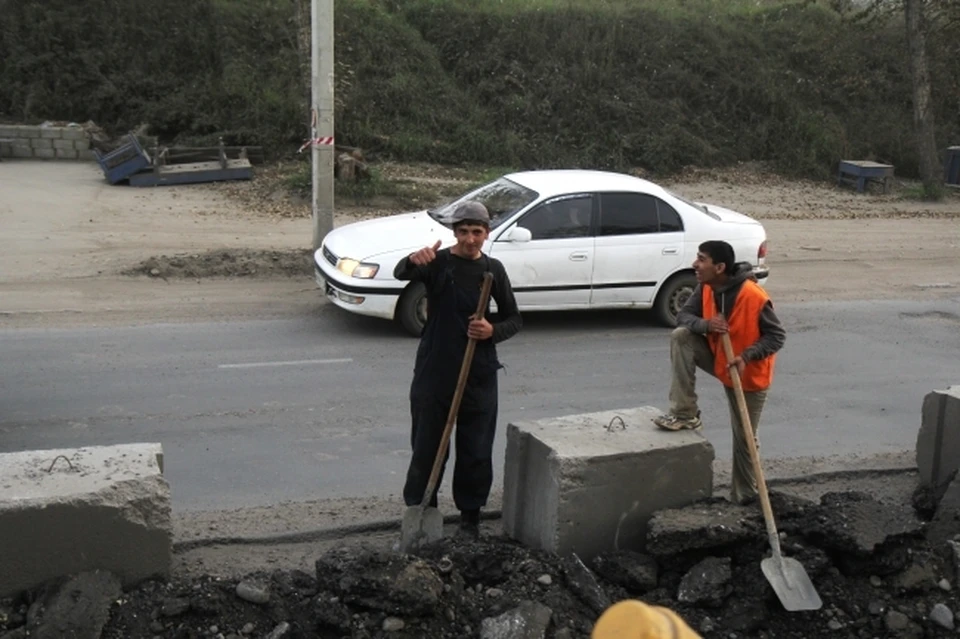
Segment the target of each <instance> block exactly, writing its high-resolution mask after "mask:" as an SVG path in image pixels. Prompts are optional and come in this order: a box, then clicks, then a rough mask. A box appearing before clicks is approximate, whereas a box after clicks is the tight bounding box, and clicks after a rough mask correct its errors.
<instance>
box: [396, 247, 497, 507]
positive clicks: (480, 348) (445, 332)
mask: <svg viewBox="0 0 960 639" xmlns="http://www.w3.org/2000/svg"><path fill="white" fill-rule="evenodd" d="M454 259H455V258H453V257H451V256H450V254H449V253H447V252H444V253H441V254H439V255H437V262H438V263H437V264H436V267H435V270H434V273H435V274H436V278H435V280H434V281H433V282H428V283H427V287H428V289H427V303H428V309H429V312H428V317H427V323H426V325H425V326H424V329H423V335H422V336H421V338H420V345H419V347H418V348H417V359H416V364H415V366H414V371H413V383H412V384H411V385H410V413H411V417H412V419H413V429H412V431H411V436H410V440H411V445H412V447H413V456H412V458H411V460H410V467H409V469H408V470H407V481H406V485H405V486H404V488H403V498H404V501H405V502H406V504H407V505H408V506H414V505H417V504H419V503H420V502H421V501H422V500H423V493H424V491H425V490H426V489H427V481H428V480H429V478H430V471H431V469H432V468H433V462H434V458H435V457H436V454H437V448H438V447H439V445H440V439H441V437H442V436H443V428H444V426H445V425H446V422H447V414H448V412H449V411H450V405H451V404H452V403H453V395H454V392H455V390H456V386H457V379H458V377H459V376H460V367H461V365H462V363H463V355H464V352H465V351H466V348H467V342H468V337H467V326H468V325H469V323H470V320H469V318H470V316H471V315H473V314H474V313H476V311H477V304H478V303H479V301H480V285H481V280H480V279H478V280H477V286H476V288H471V289H470V290H464V289H463V288H461V287H460V286H458V285H457V284H456V283H455V282H454V279H453V264H454ZM480 259H483V260H487V264H488V268H489V258H487V257H486V256H485V255H484V256H483V257H482V258H480ZM488 312H489V311H488ZM500 368H501V366H500V362H499V360H498V359H497V350H496V347H495V346H494V344H493V340H492V339H487V340H483V341H479V342H477V346H476V351H475V353H474V357H473V364H472V365H471V367H470V374H469V376H468V377H467V385H466V388H465V389H464V393H463V399H462V400H461V403H460V410H459V411H458V413H457V421H456V429H455V431H454V434H453V437H451V440H452V441H454V442H455V445H456V464H455V467H454V471H453V498H454V502H455V503H456V505H457V508H458V509H459V510H477V509H479V508H481V507H482V506H484V505H485V504H486V501H487V496H488V495H489V493H490V486H491V484H492V483H493V439H494V435H495V434H496V429H497V371H498V370H499V369H500ZM447 454H448V455H449V449H448V451H447ZM444 464H446V460H445V461H444ZM442 478H443V470H442V469H441V475H440V480H438V481H437V486H438V487H439V486H440V483H441V480H442ZM436 500H437V497H436V492H434V494H433V496H432V499H431V505H434V506H435V505H436Z"/></svg>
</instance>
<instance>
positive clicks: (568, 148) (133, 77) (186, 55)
mask: <svg viewBox="0 0 960 639" xmlns="http://www.w3.org/2000/svg"><path fill="white" fill-rule="evenodd" d="M335 7H336V24H335V28H336V56H337V59H336V68H335V70H336V86H335V93H336V110H335V124H336V134H337V142H338V143H339V144H346V145H352V146H360V147H361V148H363V149H364V150H365V151H367V152H368V154H373V155H375V156H376V155H379V156H381V157H389V158H393V159H396V160H402V161H432V162H443V163H481V164H488V165H509V166H515V167H518V168H535V167H560V166H565V167H567V166H579V167H596V168H612V169H629V168H633V167H637V166H640V167H644V168H646V169H648V170H652V171H655V172H660V173H668V172H671V171H676V170H678V169H680V168H682V167H684V166H687V165H699V166H722V165H725V164H729V163H733V162H738V161H764V162H768V163H771V164H773V165H774V166H776V167H777V168H778V169H779V170H780V171H782V172H784V173H788V174H793V175H799V176H811V177H826V176H828V175H830V174H831V173H832V172H833V171H834V169H835V167H836V162H837V161H838V160H839V159H841V158H843V157H856V158H870V159H875V160H878V161H885V162H892V163H894V164H896V165H897V173H898V174H900V175H911V174H915V173H916V171H917V166H918V161H917V157H916V152H915V150H914V147H913V140H912V110H911V93H910V81H909V76H908V73H907V68H906V55H905V43H904V33H905V31H904V29H903V26H902V23H901V22H900V21H899V14H893V16H892V17H891V16H889V15H888V16H887V17H885V18H884V19H872V20H857V19H854V18H851V17H849V16H848V15H842V14H839V13H837V12H836V11H834V10H832V9H829V8H826V7H824V6H822V5H821V4H817V3H811V2H790V1H789V0H783V1H778V0H767V1H765V2H757V1H756V0H749V1H748V0H675V1H673V2H669V1H668V2H663V1H659V2H654V1H653V0H649V1H646V0H404V1H403V2H401V1H400V0H337V2H336V5H335ZM309 11H310V3H309V0H166V1H165V2H162V3H157V2H147V1H146V0H129V1H127V2H120V0H87V1H86V2H84V3H76V2H69V1H68V0H0V15H3V16H4V19H3V21H2V22H0V87H2V90H0V114H2V115H3V116H4V117H6V118H7V119H12V120H16V121H26V122H32V121H42V120H44V119H65V120H78V121H82V120H87V119H92V120H94V121H95V122H97V123H98V124H100V125H101V126H105V127H106V128H108V130H112V131H114V132H121V131H126V130H129V129H130V128H133V127H135V126H137V125H138V124H140V123H143V122H146V123H149V124H150V126H151V133H152V134H155V135H158V136H160V137H161V138H162V139H163V141H165V142H182V143H191V144H213V143H215V142H216V140H217V138H218V137H221V136H222V137H223V138H224V140H225V141H226V142H227V143H228V144H251V145H262V146H264V147H266V148H267V149H268V151H270V152H271V154H272V155H275V156H282V155H287V156H289V155H290V154H292V153H293V151H295V150H296V148H297V147H298V146H299V144H300V143H301V142H302V141H303V140H304V139H305V138H306V136H307V123H308V120H309V95H310V88H309V75H310V73H309V72H310V69H309V67H310V55H309V53H310V52H309V32H308V29H309V24H310V14H309ZM937 27H938V28H937V29H935V30H934V31H933V32H932V33H931V36H930V40H929V42H928V51H929V55H930V68H931V75H932V77H933V79H934V87H933V89H934V90H933V109H934V113H935V115H936V117H937V120H938V126H939V128H938V140H939V142H940V144H941V146H947V145H949V144H956V140H957V138H958V137H960V119H958V115H957V113H958V109H957V108H956V107H957V104H960V66H958V65H957V64H956V63H955V60H956V53H957V51H958V48H960V47H958V45H957V42H958V41H960V38H958V37H957V35H958V32H960V21H956V20H953V21H950V20H944V21H942V24H941V23H938V24H937Z"/></svg>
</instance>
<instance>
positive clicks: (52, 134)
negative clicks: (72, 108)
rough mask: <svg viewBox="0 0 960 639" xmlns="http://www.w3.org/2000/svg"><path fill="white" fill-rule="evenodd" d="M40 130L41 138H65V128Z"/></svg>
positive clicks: (56, 127)
mask: <svg viewBox="0 0 960 639" xmlns="http://www.w3.org/2000/svg"><path fill="white" fill-rule="evenodd" d="M38 128H39V129H40V137H41V138H49V139H53V138H58V139H59V138H62V137H63V127H59V126H41V127H38Z"/></svg>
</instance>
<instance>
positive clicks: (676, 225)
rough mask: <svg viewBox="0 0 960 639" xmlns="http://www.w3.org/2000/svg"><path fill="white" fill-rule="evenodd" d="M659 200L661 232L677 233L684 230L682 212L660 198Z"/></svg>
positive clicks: (658, 211)
mask: <svg viewBox="0 0 960 639" xmlns="http://www.w3.org/2000/svg"><path fill="white" fill-rule="evenodd" d="M656 200H657V214H658V217H659V218H660V232H661V233H676V232H678V231H682V230H683V220H682V219H680V214H679V213H677V209H675V208H673V207H672V206H670V205H669V204H667V203H666V202H664V201H663V200H661V199H660V198H656Z"/></svg>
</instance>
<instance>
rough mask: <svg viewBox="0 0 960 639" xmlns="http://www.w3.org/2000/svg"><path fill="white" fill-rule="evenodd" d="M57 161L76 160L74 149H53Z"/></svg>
mask: <svg viewBox="0 0 960 639" xmlns="http://www.w3.org/2000/svg"><path fill="white" fill-rule="evenodd" d="M54 151H55V152H56V155H57V159H58V160H76V159H77V151H76V149H54Z"/></svg>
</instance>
